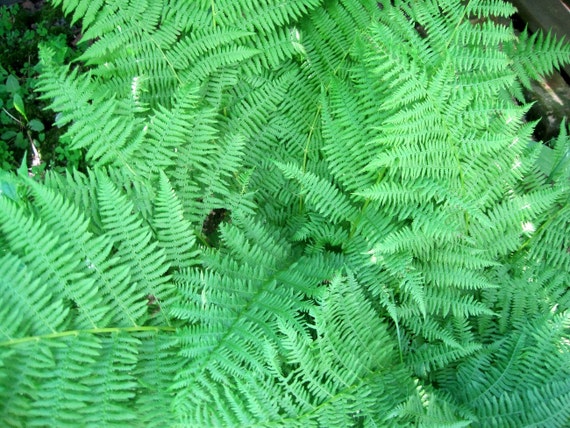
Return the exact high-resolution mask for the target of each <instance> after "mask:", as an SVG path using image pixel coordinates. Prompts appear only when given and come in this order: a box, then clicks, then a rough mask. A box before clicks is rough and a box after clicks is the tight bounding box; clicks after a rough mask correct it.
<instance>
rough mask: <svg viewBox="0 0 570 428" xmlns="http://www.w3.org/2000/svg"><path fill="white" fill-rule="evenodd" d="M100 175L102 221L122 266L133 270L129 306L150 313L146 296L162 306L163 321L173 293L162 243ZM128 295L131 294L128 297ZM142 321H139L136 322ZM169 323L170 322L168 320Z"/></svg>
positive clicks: (125, 293)
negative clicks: (155, 239)
mask: <svg viewBox="0 0 570 428" xmlns="http://www.w3.org/2000/svg"><path fill="white" fill-rule="evenodd" d="M95 174H96V176H97V181H98V187H97V199H98V202H99V207H100V210H101V222H102V224H103V227H104V229H105V233H106V234H107V235H108V236H109V237H110V239H111V241H112V243H113V246H114V248H115V249H116V250H117V256H118V257H119V258H120V260H121V263H123V264H125V265H126V266H129V268H130V274H131V277H130V285H129V289H128V291H127V290H124V291H123V293H122V294H123V295H128V296H129V307H130V308H132V309H135V308H136V313H137V314H138V315H139V316H140V314H141V312H143V311H144V312H146V308H145V306H146V303H147V302H145V301H144V300H145V297H146V296H148V295H151V296H153V297H154V299H155V300H156V302H157V303H158V305H159V307H160V312H161V314H160V315H159V316H160V317H161V318H163V319H165V316H164V311H165V310H167V308H164V307H162V303H163V302H165V301H168V299H169V298H170V296H171V295H172V293H173V288H172V285H171V284H170V283H169V282H168V279H169V278H168V276H167V275H166V271H167V270H168V268H169V265H168V263H167V262H166V257H165V255H164V251H163V250H162V249H159V248H157V247H158V243H157V242H156V241H151V238H152V230H151V228H150V226H149V225H148V224H145V223H143V221H142V220H141V219H140V218H139V217H138V216H137V215H136V213H134V210H133V208H134V207H133V204H132V203H131V202H130V201H129V200H128V199H127V198H126V197H125V196H124V195H122V194H121V193H120V192H119V190H118V189H117V188H116V186H115V185H114V184H113V183H112V182H111V180H110V179H109V178H108V177H107V176H106V175H104V174H103V173H101V172H99V173H97V172H96V173H95ZM127 293H128V294H127ZM136 319H138V317H137V318H135V320H136ZM165 321H166V322H167V323H168V320H167V319H165Z"/></svg>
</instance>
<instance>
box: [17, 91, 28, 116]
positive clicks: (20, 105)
mask: <svg viewBox="0 0 570 428" xmlns="http://www.w3.org/2000/svg"><path fill="white" fill-rule="evenodd" d="M14 108H15V109H16V110H18V113H20V114H21V115H22V116H24V119H26V120H28V117H27V116H26V109H25V108H24V101H23V100H22V97H21V96H20V94H14Z"/></svg>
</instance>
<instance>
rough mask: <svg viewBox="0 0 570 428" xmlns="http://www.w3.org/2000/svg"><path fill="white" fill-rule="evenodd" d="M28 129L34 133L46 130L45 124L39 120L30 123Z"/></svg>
mask: <svg viewBox="0 0 570 428" xmlns="http://www.w3.org/2000/svg"><path fill="white" fill-rule="evenodd" d="M28 127H29V128H30V129H31V130H32V131H37V132H41V131H43V130H44V129H45V127H44V124H43V123H42V122H41V120H38V119H32V120H30V121H29V122H28Z"/></svg>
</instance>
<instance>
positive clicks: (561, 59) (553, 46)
mask: <svg viewBox="0 0 570 428" xmlns="http://www.w3.org/2000/svg"><path fill="white" fill-rule="evenodd" d="M505 49H506V51H507V53H508V55H509V56H510V57H511V58H512V65H511V67H512V68H513V70H514V71H515V73H516V74H517V78H518V79H519V80H520V82H521V83H522V84H523V85H524V86H525V87H527V88H530V81H531V80H537V79H539V78H541V76H547V75H549V74H550V73H552V72H553V71H554V69H555V68H558V67H560V65H561V64H565V63H566V64H567V63H568V62H570V47H569V45H568V43H566V42H565V40H564V39H563V38H559V39H557V38H556V37H555V36H554V35H553V34H552V33H547V34H544V33H542V32H537V33H535V34H533V35H529V33H528V31H523V32H522V33H521V34H520V35H519V37H518V39H517V40H516V41H515V42H513V43H510V44H507V45H505Z"/></svg>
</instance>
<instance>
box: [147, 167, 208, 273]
mask: <svg viewBox="0 0 570 428" xmlns="http://www.w3.org/2000/svg"><path fill="white" fill-rule="evenodd" d="M153 229H154V231H155V234H156V239H157V240H158V243H159V246H160V247H162V248H163V249H164V252H165V255H166V262H167V263H169V264H170V266H171V267H174V268H176V269H179V270H182V269H184V268H188V267H191V266H193V265H195V264H196V263H197V260H196V256H197V255H198V252H197V251H196V249H195V242H196V239H195V237H194V235H193V232H192V227H191V225H190V223H188V222H187V220H186V219H185V218H184V211H183V209H182V204H181V203H180V201H179V200H178V198H177V197H176V194H175V193H174V190H173V189H172V186H171V185H170V182H169V181H168V178H167V177H166V175H165V174H164V173H161V175H160V180H159V188H158V192H157V195H156V201H155V214H154V217H153Z"/></svg>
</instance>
